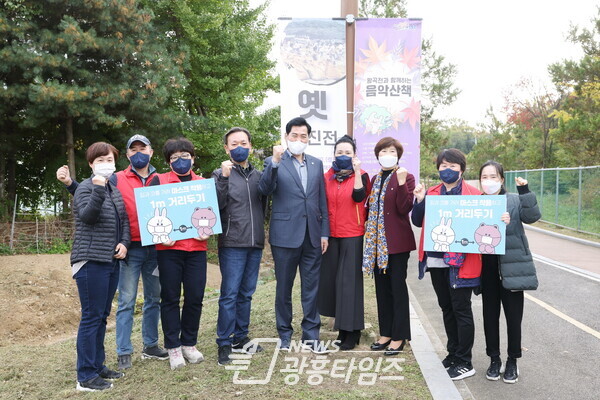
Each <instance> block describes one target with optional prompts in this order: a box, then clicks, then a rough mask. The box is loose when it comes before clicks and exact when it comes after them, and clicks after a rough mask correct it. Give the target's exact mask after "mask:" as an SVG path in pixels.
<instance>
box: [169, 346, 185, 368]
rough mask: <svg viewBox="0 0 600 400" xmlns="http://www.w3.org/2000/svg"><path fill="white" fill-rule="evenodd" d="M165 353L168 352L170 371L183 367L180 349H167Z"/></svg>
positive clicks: (183, 361) (183, 362) (183, 360)
mask: <svg viewBox="0 0 600 400" xmlns="http://www.w3.org/2000/svg"><path fill="white" fill-rule="evenodd" d="M167 351H168V352H169V363H170V364H171V369H177V368H182V367H185V359H184V358H183V354H182V352H181V347H175V348H174V349H167Z"/></svg>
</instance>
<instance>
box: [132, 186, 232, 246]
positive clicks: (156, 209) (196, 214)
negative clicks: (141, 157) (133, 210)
mask: <svg viewBox="0 0 600 400" xmlns="http://www.w3.org/2000/svg"><path fill="white" fill-rule="evenodd" d="M134 194H135V204H136V207H137V214H138V220H139V221H140V235H141V237H142V246H148V245H152V244H157V243H164V242H168V241H172V240H182V239H191V238H194V237H200V236H210V235H216V234H219V233H221V231H222V227H221V216H220V215H219V204H218V201H217V191H216V189H215V181H214V179H201V180H195V181H189V182H181V183H171V184H168V185H158V186H148V187H143V188H136V189H134Z"/></svg>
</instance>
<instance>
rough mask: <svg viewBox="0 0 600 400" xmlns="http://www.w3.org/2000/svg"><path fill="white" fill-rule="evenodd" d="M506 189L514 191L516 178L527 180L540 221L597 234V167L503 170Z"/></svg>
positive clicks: (599, 184) (599, 181)
mask: <svg viewBox="0 0 600 400" xmlns="http://www.w3.org/2000/svg"><path fill="white" fill-rule="evenodd" d="M504 175H505V185H506V190H508V191H509V192H513V193H517V188H516V184H515V178H516V177H518V176H520V177H522V178H525V179H527V181H528V182H529V189H530V190H531V191H532V192H534V193H535V194H536V196H537V200H538V204H539V206H540V210H541V212H542V219H541V221H543V222H547V223H550V224H554V225H556V226H560V227H562V228H566V229H572V230H575V231H578V232H583V233H588V234H591V235H595V236H600V166H592V167H575V168H547V169H530V170H520V171H508V172H505V173H504Z"/></svg>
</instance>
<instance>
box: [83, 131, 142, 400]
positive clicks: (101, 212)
mask: <svg viewBox="0 0 600 400" xmlns="http://www.w3.org/2000/svg"><path fill="white" fill-rule="evenodd" d="M118 155H119V152H118V151H117V149H115V148H114V147H113V146H111V145H110V144H108V143H104V142H98V143H94V144H92V145H91V146H90V147H89V148H88V149H87V151H86V158H87V161H88V163H89V165H90V168H92V171H93V175H92V176H91V178H88V179H86V180H84V181H83V182H81V184H80V185H79V187H78V188H77V191H76V192H75V199H74V203H73V204H74V205H73V209H74V214H75V238H74V240H73V250H72V252H71V265H72V272H73V278H74V279H75V281H76V282H77V289H78V291H79V300H80V302H81V322H80V323H79V330H78V332H77V390H81V391H97V390H104V389H109V388H110V387H112V383H110V382H108V381H107V380H112V379H117V378H120V377H122V376H123V373H121V372H116V371H112V370H110V369H108V368H107V367H106V366H105V365H104V359H105V354H104V335H105V333H106V320H107V318H108V315H109V314H110V308H111V304H112V300H113V297H114V296H115V292H116V290H117V283H118V282H119V260H121V259H123V258H125V256H126V255H127V247H128V246H129V242H130V234H129V219H128V218H127V213H126V212H125V204H124V203H123V198H122V197H121V193H120V192H119V191H118V190H117V188H116V187H115V186H113V184H112V183H110V182H109V178H110V176H111V175H112V174H113V172H114V171H115V160H116V159H117V157H118Z"/></svg>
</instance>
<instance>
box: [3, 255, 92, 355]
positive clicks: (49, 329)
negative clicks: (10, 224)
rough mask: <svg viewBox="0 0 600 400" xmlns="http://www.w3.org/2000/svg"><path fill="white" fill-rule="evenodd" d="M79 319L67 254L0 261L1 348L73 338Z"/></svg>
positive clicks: (28, 256) (10, 257) (20, 257)
mask: <svg viewBox="0 0 600 400" xmlns="http://www.w3.org/2000/svg"><path fill="white" fill-rule="evenodd" d="M79 316H80V306H79V298H78V295H77V287H76V286H75V282H74V281H73V279H72V278H71V268H70V266H69V254H45V255H16V256H3V257H0V321H2V323H0V337H2V338H3V339H2V341H0V346H6V345H10V344H16V343H24V342H28V343H40V342H46V341H54V340H59V339H61V338H65V337H70V336H73V335H75V334H76V333H77V325H78V323H79Z"/></svg>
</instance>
